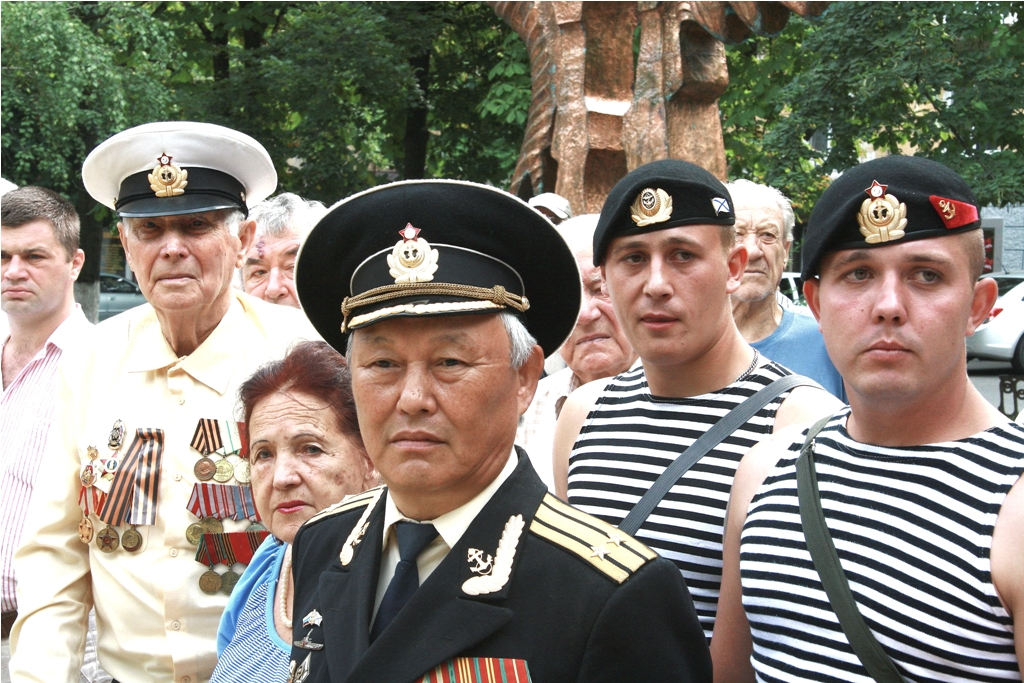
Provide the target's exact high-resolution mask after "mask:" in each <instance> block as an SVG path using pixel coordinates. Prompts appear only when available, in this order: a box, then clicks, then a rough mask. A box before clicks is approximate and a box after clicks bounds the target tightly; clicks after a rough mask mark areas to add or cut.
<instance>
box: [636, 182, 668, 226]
mask: <svg viewBox="0 0 1024 683" xmlns="http://www.w3.org/2000/svg"><path fill="white" fill-rule="evenodd" d="M629 210H630V212H631V213H632V215H633V222H634V223H636V224H637V225H638V226H640V227H641V228H642V227H644V226H645V225H652V224H654V223H663V222H664V221H667V220H668V219H669V218H671V216H672V197H671V195H669V193H668V192H665V190H662V189H653V188H650V187H648V188H645V189H643V190H641V192H640V194H638V195H637V196H636V200H635V201H634V202H633V204H632V205H630V207H629Z"/></svg>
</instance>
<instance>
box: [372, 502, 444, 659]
mask: <svg viewBox="0 0 1024 683" xmlns="http://www.w3.org/2000/svg"><path fill="white" fill-rule="evenodd" d="M395 536H396V537H397V539H398V556H399V557H400V558H401V559H400V561H399V562H398V565H397V566H396V567H395V575H394V576H393V577H391V583H389V584H388V589H387V590H386V591H385V592H384V598H383V599H382V600H381V601H380V607H379V608H378V609H377V618H376V619H375V620H374V622H373V628H371V629H370V642H371V643H372V642H373V641H375V640H376V639H377V636H379V635H380V634H381V633H382V632H383V631H384V629H385V628H387V625H388V624H390V623H391V620H392V619H394V618H395V616H396V615H397V614H398V613H399V612H400V611H401V609H402V607H404V606H405V603H407V602H409V600H410V599H411V598H412V595H413V593H415V592H416V589H417V588H419V587H420V573H419V570H417V568H416V558H417V557H419V554H420V553H421V552H423V549H424V548H426V547H427V546H428V545H430V543H431V541H433V540H434V539H435V538H437V529H435V528H434V525H433V524H415V523H413V522H395Z"/></svg>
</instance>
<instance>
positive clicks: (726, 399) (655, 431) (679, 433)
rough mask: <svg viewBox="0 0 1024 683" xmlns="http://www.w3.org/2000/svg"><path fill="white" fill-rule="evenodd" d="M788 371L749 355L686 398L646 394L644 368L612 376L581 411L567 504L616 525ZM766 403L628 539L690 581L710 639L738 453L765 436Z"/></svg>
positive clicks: (772, 407)
mask: <svg viewBox="0 0 1024 683" xmlns="http://www.w3.org/2000/svg"><path fill="white" fill-rule="evenodd" d="M789 374H792V373H791V372H790V371H789V370H787V369H785V368H784V367H782V366H781V365H778V364H777V363H773V362H772V361H770V360H768V359H766V358H763V357H761V356H757V357H756V358H755V361H754V364H753V365H752V367H751V369H750V370H749V371H747V372H746V373H744V374H743V375H742V376H741V377H740V378H739V379H737V380H736V381H735V382H733V383H732V384H730V385H729V386H727V387H725V388H724V389H720V390H718V391H715V392H712V393H709V394H704V395H701V396H693V397H690V398H659V397H656V396H652V395H651V392H650V389H649V388H648V386H647V378H646V376H645V375H644V371H643V367H642V366H639V365H638V366H637V367H636V368H633V369H630V370H627V371H626V372H625V373H623V374H621V375H619V376H618V377H615V378H614V379H612V380H611V382H610V383H609V384H608V386H607V387H605V389H604V391H603V392H602V393H601V395H600V397H599V398H598V400H597V402H596V403H595V405H594V408H593V410H591V412H590V414H589V415H587V419H586V421H585V422H584V423H583V428H582V429H581V430H580V435H579V438H577V440H576V444H575V445H574V446H573V450H572V454H571V455H570V457H569V502H570V503H571V504H572V505H574V506H576V507H578V508H580V509H581V510H584V511H586V512H588V513H590V514H592V515H594V516H595V517H598V518H600V519H602V520H604V521H606V522H608V523H610V524H615V525H618V524H619V523H620V522H622V520H623V519H624V518H625V517H626V514H627V513H628V512H629V511H630V510H631V509H632V508H633V506H634V505H635V504H636V502H637V501H638V500H640V497H641V496H642V495H643V494H644V493H645V492H646V491H647V489H649V488H650V487H651V485H652V484H653V483H654V481H655V480H656V479H657V478H658V476H659V475H661V473H662V472H663V471H664V470H665V468H666V467H668V466H669V465H670V464H671V463H672V462H673V461H674V460H675V459H676V458H677V457H678V456H679V454H680V453H682V452H683V451H684V450H685V449H686V448H687V447H689V446H690V445H691V444H692V443H693V442H694V441H696V440H697V439H698V438H699V437H700V436H701V435H703V434H704V432H706V431H707V430H708V429H710V428H711V427H712V426H713V425H714V424H715V423H716V422H717V421H718V420H719V419H721V418H722V417H723V416H725V415H726V414H727V413H728V412H729V411H730V410H732V409H733V408H735V407H736V406H737V405H739V404H740V403H742V402H743V401H744V400H746V399H747V398H749V397H750V396H752V395H753V394H754V393H755V392H757V391H758V390H759V389H763V388H764V387H766V386H767V385H769V384H771V383H772V382H773V381H774V380H776V379H778V378H779V377H782V376H785V375H789ZM788 395H789V392H786V393H783V394H782V396H780V397H779V398H777V399H775V400H774V401H772V402H770V403H769V404H768V405H767V406H765V407H764V408H762V409H761V410H760V411H759V412H758V413H757V414H756V415H754V417H752V418H751V419H750V420H749V421H747V422H746V423H745V424H744V425H743V426H742V427H741V428H739V429H737V430H736V431H735V432H733V433H732V434H731V435H730V436H729V437H727V438H726V439H725V440H724V441H722V443H720V444H719V445H718V446H716V447H715V448H714V449H713V450H711V451H710V452H709V453H708V454H707V455H705V456H704V457H703V458H701V460H700V461H699V462H697V463H696V464H695V465H694V466H693V467H691V468H690V470H689V471H688V472H687V473H686V474H685V475H683V477H682V478H681V479H680V480H679V481H678V482H676V484H675V485H674V486H673V487H672V489H671V490H670V491H669V493H668V495H666V496H665V498H664V499H663V500H662V501H661V503H659V504H658V507H657V508H655V510H654V512H652V513H651V515H650V517H648V518H647V521H646V522H644V524H643V526H642V527H640V529H639V531H638V532H637V533H636V537H637V538H639V539H640V540H642V541H643V542H644V543H646V544H647V545H649V546H650V547H651V548H652V549H654V550H656V551H657V552H658V553H659V554H660V555H661V556H662V557H665V558H667V559H669V560H672V561H673V562H674V563H675V564H676V566H677V567H679V570H680V572H682V575H683V578H684V579H685V580H686V585H687V587H688V588H689V589H690V595H691V596H692V597H693V604H694V607H696V609H697V616H698V617H699V618H700V622H701V626H702V627H703V628H704V634H705V635H706V636H707V637H708V638H709V639H710V638H711V632H712V630H714V625H715V612H716V611H717V609H718V594H719V590H720V587H721V583H722V533H723V529H724V526H725V508H726V504H727V503H728V502H729V491H730V489H731V488H732V480H733V477H734V476H735V474H736V467H737V466H738V465H739V462H740V459H741V458H742V457H743V455H744V454H745V453H746V452H747V451H748V450H750V448H751V447H752V446H753V445H754V444H756V443H758V442H759V441H761V440H762V439H764V438H765V437H766V436H768V435H770V434H771V432H772V427H773V426H774V424H775V411H776V410H777V409H778V407H779V405H781V404H782V401H783V400H785V398H786V397H787V396H788Z"/></svg>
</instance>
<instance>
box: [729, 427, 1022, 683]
mask: <svg viewBox="0 0 1024 683" xmlns="http://www.w3.org/2000/svg"><path fill="white" fill-rule="evenodd" d="M848 415H849V410H848V409H847V410H844V411H843V412H841V413H839V414H838V415H837V416H836V417H835V418H834V419H833V420H831V421H830V422H829V424H828V426H827V427H826V428H825V429H824V430H823V431H822V432H821V433H819V434H818V436H817V438H816V439H815V442H814V443H815V445H814V457H815V461H816V463H815V464H816V469H817V474H818V485H819V488H820V494H821V506H822V509H823V511H824V513H825V519H826V521H827V523H828V527H829V531H830V533H831V535H832V539H833V541H834V543H835V546H836V551H837V552H838V554H839V558H840V562H841V563H842V566H843V570H844V571H845V573H846V576H847V579H848V580H849V583H850V589H851V590H852V591H853V595H854V597H855V599H856V601H857V606H858V608H859V609H860V612H861V614H862V615H863V616H864V619H865V621H866V622H867V624H868V626H869V628H870V629H871V631H872V632H873V633H874V635H875V637H876V638H877V639H878V642H879V643H880V644H881V646H882V647H883V648H884V649H885V651H886V652H887V653H888V654H889V656H890V657H891V658H892V659H893V661H894V662H895V663H896V666H897V668H898V669H899V670H900V672H901V673H902V674H903V677H904V678H905V679H906V680H907V681H909V682H910V683H922V682H924V681H1019V680H1021V676H1020V672H1019V670H1018V668H1017V657H1016V655H1015V653H1014V645H1013V624H1012V621H1011V619H1010V616H1009V615H1008V614H1007V612H1006V610H1005V609H1004V608H1003V606H1002V604H1001V603H1000V601H999V597H998V595H997V594H996V590H995V587H994V586H993V585H992V577H991V575H990V562H989V551H990V549H991V547H992V530H993V527H994V525H995V522H996V516H997V515H998V514H999V509H1000V506H1001V505H1002V502H1003V500H1004V498H1005V497H1006V494H1007V492H1009V490H1010V487H1011V486H1013V484H1014V482H1016V481H1017V479H1018V478H1019V477H1020V476H1021V473H1022V472H1024V428H1021V427H1018V426H1015V425H1005V426H997V427H993V428H991V429H988V430H986V431H984V432H981V433H980V434H975V435H974V436H971V437H969V438H966V439H962V440H960V441H955V442H949V443H940V444H932V445H926V446H914V447H905V448H883V447H881V446H871V445H866V444H862V443H858V442H856V441H854V440H853V439H851V438H850V436H849V434H847V432H846V418H847V416H848ZM801 445H802V440H801V441H800V442H799V443H794V444H793V445H792V447H791V453H789V454H787V455H786V456H784V457H783V458H782V459H781V460H780V461H779V462H778V463H777V464H776V466H775V467H774V469H772V470H771V472H770V473H769V474H768V477H767V478H766V479H765V482H764V484H763V485H762V486H761V487H760V489H758V492H757V494H756V495H755V496H754V498H753V500H752V502H751V505H750V508H749V511H748V514H747V520H746V523H745V525H744V527H743V535H742V541H741V546H740V549H741V557H740V568H741V576H742V582H743V605H744V608H745V609H746V612H747V618H748V619H749V620H750V628H751V632H752V635H753V639H754V655H753V664H754V669H755V671H756V673H757V679H758V680H759V681H807V680H814V681H836V682H839V681H842V682H843V683H849V682H854V683H871V682H872V679H871V678H870V677H869V676H868V674H867V671H866V670H865V669H864V667H863V665H861V663H860V660H858V659H857V657H856V655H855V654H854V653H853V650H852V649H851V648H850V645H849V641H848V640H847V638H846V636H845V635H844V634H843V632H842V629H841V628H840V626H839V622H838V620H837V619H836V616H835V613H834V612H833V611H832V608H831V606H830V605H829V602H828V598H827V597H826V595H825V591H824V589H823V588H822V586H821V581H820V579H819V578H818V574H817V572H815V570H814V565H813V563H812V561H811V556H810V554H809V552H808V550H807V543H806V540H805V538H804V534H803V530H802V526H801V524H800V508H799V503H798V501H797V494H796V460H797V457H798V455H799V449H800V446H801Z"/></svg>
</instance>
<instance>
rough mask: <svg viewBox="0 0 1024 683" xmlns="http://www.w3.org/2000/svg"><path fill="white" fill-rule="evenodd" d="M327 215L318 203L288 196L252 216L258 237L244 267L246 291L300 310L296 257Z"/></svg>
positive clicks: (259, 206)
mask: <svg viewBox="0 0 1024 683" xmlns="http://www.w3.org/2000/svg"><path fill="white" fill-rule="evenodd" d="M326 212H327V209H326V207H324V205H323V204H321V203H320V202H317V201H307V200H305V199H303V198H302V197H300V196H298V195H296V194H292V193H291V192H285V193H283V194H279V195H277V196H276V197H274V198H273V199H268V200H266V201H264V202H260V203H259V204H257V205H256V206H255V207H253V209H252V211H251V212H250V213H249V218H251V219H252V220H253V221H255V222H256V235H255V237H254V238H253V243H252V246H250V247H249V251H247V252H246V254H245V263H244V264H243V265H242V271H241V273H242V289H243V290H244V291H245V293H246V294H251V295H253V296H255V297H259V298H260V299H263V300H264V301H269V302H270V303H272V304H282V305H285V306H294V307H295V308H299V298H298V296H297V295H296V294H295V257H296V256H298V254H299V247H300V246H301V245H302V241H303V240H304V239H306V235H308V234H309V231H310V230H312V229H313V226H314V225H316V222H317V221H318V220H320V219H321V218H322V217H323V215H324V214H325V213H326Z"/></svg>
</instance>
